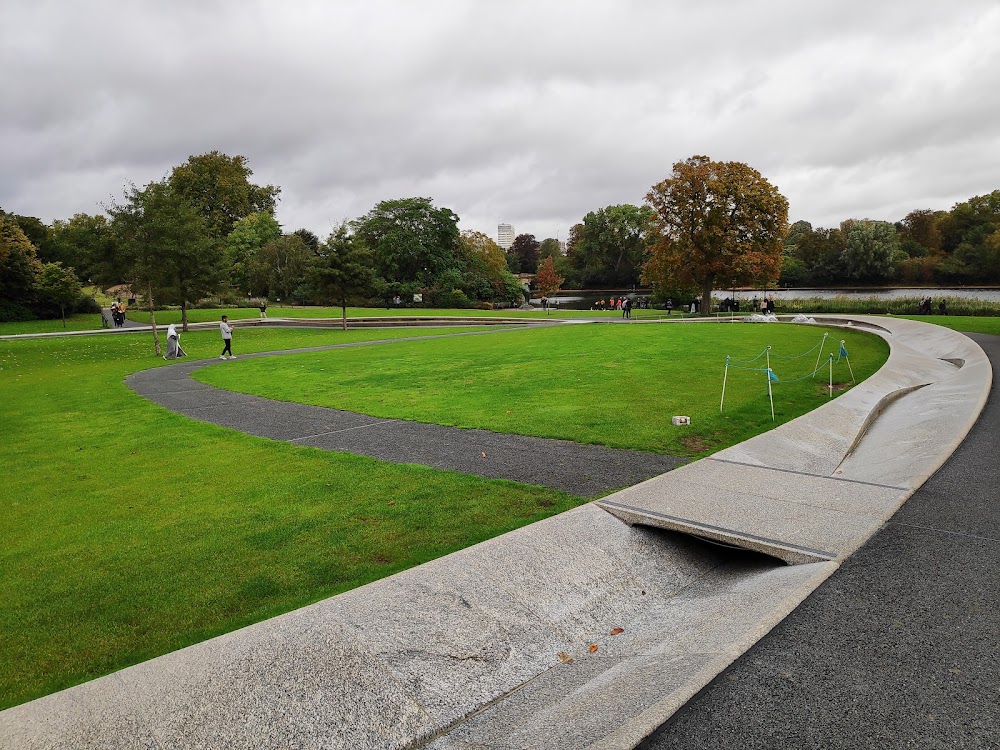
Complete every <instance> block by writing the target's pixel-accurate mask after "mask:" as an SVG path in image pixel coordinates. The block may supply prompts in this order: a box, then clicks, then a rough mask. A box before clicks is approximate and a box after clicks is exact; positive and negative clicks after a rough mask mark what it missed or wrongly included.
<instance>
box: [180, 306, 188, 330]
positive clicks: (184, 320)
mask: <svg viewBox="0 0 1000 750" xmlns="http://www.w3.org/2000/svg"><path fill="white" fill-rule="evenodd" d="M187 329H188V303H187V300H181V330H182V331H184V332H185V333H187Z"/></svg>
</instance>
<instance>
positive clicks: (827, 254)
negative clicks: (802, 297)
mask: <svg viewBox="0 0 1000 750" xmlns="http://www.w3.org/2000/svg"><path fill="white" fill-rule="evenodd" d="M845 247H846V240H845V235H844V233H843V232H841V231H840V230H839V229H824V228H822V227H820V228H819V229H816V230H814V231H812V232H807V233H805V234H800V235H799V236H798V238H797V240H796V244H795V249H794V254H795V257H796V258H798V259H799V260H800V261H802V264H803V265H804V266H805V269H806V283H809V284H813V285H816V286H825V285H828V284H834V283H837V282H839V281H842V280H843V279H845V278H846V272H845V271H844V263H843V257H844V249H845Z"/></svg>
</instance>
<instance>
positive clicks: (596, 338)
mask: <svg viewBox="0 0 1000 750" xmlns="http://www.w3.org/2000/svg"><path fill="white" fill-rule="evenodd" d="M825 330H830V332H831V338H830V339H829V340H828V343H827V344H826V350H825V353H824V355H823V356H822V357H821V361H825V360H826V355H827V354H828V353H830V352H831V351H832V352H834V353H835V354H836V352H837V350H838V349H837V344H836V343H835V342H839V341H840V339H845V340H846V342H847V344H846V346H847V350H848V352H849V356H850V362H851V364H852V365H853V367H854V372H855V374H856V376H857V378H858V380H859V381H860V380H862V379H864V378H865V377H867V376H868V375H870V374H872V373H873V372H875V370H877V369H878V368H879V367H880V366H881V365H882V363H883V362H884V361H885V358H886V356H887V354H888V347H887V345H886V344H885V343H884V342H883V341H882V340H881V339H878V338H876V337H873V336H869V335H866V334H863V333H859V332H854V331H842V330H836V329H820V328H813V327H803V326H781V325H773V324H772V325H751V324H740V323H736V324H733V323H698V324H677V325H615V326H607V325H603V326H602V325H575V326H564V327H559V328H548V329H541V330H517V331H509V332H503V333H496V334H493V335H490V336H484V337H465V338H454V339H436V340H432V341H425V342H400V343H394V344H392V345H388V346H384V347H376V348H372V347H367V348H364V349H351V350H347V349H344V350H336V351H327V352H319V353H311V354H298V355H290V356H288V357H282V358H280V359H268V360H257V361H248V362H242V363H235V364H236V366H235V367H225V368H222V367H211V368H207V369H205V370H201V371H199V372H198V373H196V377H197V378H198V379H199V380H202V381H204V382H207V383H211V384H213V385H217V386H220V387H222V388H227V389H230V390H236V391H242V392H245V393H254V394H258V395H262V396H266V397H268V398H274V399H278V400H285V401H300V402H305V403H310V404H315V405H319V406H328V407H335V408H339V409H347V410H351V411H358V412H362V413H365V414H371V415H374V416H379V417H387V418H397V419H409V420H415V421H420V422H432V423H436V424H444V425H454V426H459V427H470V428H482V429H487V430H493V431H495V432H514V433H521V434H526V435H535V436H539V437H551V438H563V439H567V440H573V441H575V442H579V443H599V444H603V445H608V446H611V447H616V448H638V449H643V450H651V451H659V452H664V453H670V454H675V455H684V456H701V455H705V454H707V453H710V452H712V451H715V450H718V449H719V448H722V447H724V446H727V445H732V444H735V443H738V442H740V441H742V440H744V439H746V438H747V437H750V436H752V435H755V434H757V433H759V432H762V431H764V430H767V429H770V428H771V427H773V426H774V425H775V424H780V423H782V422H785V421H788V420H790V419H793V418H795V417H796V416H799V415H800V414H803V413H805V412H807V411H810V410H811V409H814V408H816V407H817V406H819V405H821V404H822V403H824V402H825V401H826V400H827V398H828V396H829V391H828V389H827V388H826V383H827V378H828V375H827V372H826V371H823V372H821V373H819V374H818V375H817V376H816V378H815V379H811V378H807V379H805V380H800V381H799V382H787V381H792V380H794V379H795V378H798V377H801V376H803V375H806V374H808V373H810V372H811V371H812V370H813V368H814V365H815V361H816V355H817V354H818V349H816V348H814V347H816V346H817V345H818V344H819V343H820V340H821V338H822V335H823V332H824V331H825ZM768 345H770V346H772V347H773V349H772V359H771V366H772V368H773V369H774V371H775V372H776V373H777V375H778V377H779V381H780V382H778V383H775V384H773V391H774V407H775V417H776V421H775V422H772V420H771V412H770V406H769V403H768V395H767V378H766V375H765V374H764V373H763V372H761V371H759V370H758V371H750V370H737V369H735V367H734V368H733V369H731V371H730V373H729V380H728V384H727V393H726V410H725V413H723V414H720V413H719V403H720V396H721V388H722V379H723V371H724V368H725V358H726V355H727V354H728V355H732V356H733V357H734V360H735V359H750V358H751V357H754V356H755V355H757V354H758V353H760V352H761V351H763V349H764V348H765V347H766V346H768ZM808 350H812V352H811V353H810V354H809V355H807V356H804V357H800V358H799V359H795V360H788V359H782V357H788V356H793V355H799V354H801V353H803V352H806V351H808ZM763 363H764V360H763V359H761V360H759V361H757V362H755V363H753V364H752V365H749V366H750V367H763V366H764V364H763ZM734 364H735V362H734ZM834 380H835V381H836V383H837V384H838V386H837V388H836V389H835V390H836V392H837V393H840V392H842V390H843V389H844V388H845V387H846V385H848V384H849V381H850V374H849V371H848V366H847V361H846V360H844V361H841V362H840V363H839V364H837V365H836V366H835V369H834ZM674 415H685V416H690V417H691V418H692V426H690V427H685V428H678V427H674V426H673V425H672V424H671V417H673V416H674Z"/></svg>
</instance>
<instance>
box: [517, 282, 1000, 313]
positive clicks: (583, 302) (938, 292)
mask: <svg viewBox="0 0 1000 750" xmlns="http://www.w3.org/2000/svg"><path fill="white" fill-rule="evenodd" d="M650 294H651V292H649V291H648V290H640V291H638V292H633V291H630V290H628V289H620V290H605V291H601V292H586V291H569V292H560V293H559V294H557V295H556V297H555V298H554V300H555V302H554V305H553V307H563V308H566V309H569V310H589V309H591V308H592V307H594V306H595V305H596V304H597V302H598V300H602V299H603V300H609V299H611V298H612V297H620V296H623V295H624V296H629V295H630V296H632V298H633V299H635V297H647V296H650ZM764 294H766V295H767V296H768V297H770V296H771V295H774V299H775V300H782V299H803V298H819V299H830V298H832V297H849V298H855V299H872V298H875V299H899V298H912V299H923V298H924V297H931V298H932V299H933V300H935V301H937V300H939V299H941V298H942V297H951V298H958V299H981V300H988V301H991V302H1000V289H984V288H973V287H953V288H948V287H936V288H933V289H928V288H925V287H896V288H892V289H768V290H767V291H766V292H764V291H762V290H760V289H757V290H749V291H744V290H736V292H733V291H731V290H728V289H717V290H715V291H714V292H712V298H713V299H725V298H727V297H732V296H734V295H735V297H736V299H740V300H748V299H754V298H757V299H760V298H761V296H762V295H764ZM674 302H675V303H678V304H676V306H678V307H679V303H680V302H690V300H674ZM531 304H532V305H534V306H536V307H541V304H542V301H541V300H540V299H537V298H536V299H533V300H531Z"/></svg>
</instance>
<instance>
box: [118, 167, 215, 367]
mask: <svg viewBox="0 0 1000 750" xmlns="http://www.w3.org/2000/svg"><path fill="white" fill-rule="evenodd" d="M107 210H108V213H110V214H111V219H112V228H113V230H114V233H115V238H116V242H117V243H118V245H119V247H120V248H121V252H122V257H123V262H124V267H125V268H126V278H127V279H128V281H130V282H131V284H132V288H133V289H136V288H138V289H142V290H143V293H144V296H145V297H146V302H147V304H148V306H149V321H150V325H151V327H152V332H153V347H154V349H155V351H156V354H157V356H159V355H160V354H161V353H162V352H161V349H160V338H159V333H158V332H157V328H156V299H157V298H158V296H159V295H160V294H161V293H167V294H169V293H170V292H171V291H173V292H175V293H177V294H178V295H179V296H180V298H181V301H182V304H186V300H187V294H190V293H192V290H194V289H196V288H197V287H198V286H199V285H200V284H201V279H202V277H201V274H202V273H205V274H209V275H211V274H214V273H215V270H214V264H213V263H212V262H211V257H210V256H211V254H212V253H213V252H215V250H213V249H214V248H218V245H217V243H216V242H215V241H214V239H213V238H212V237H211V236H209V234H208V230H207V227H206V225H205V221H204V219H203V218H202V216H201V214H199V213H198V212H197V211H196V210H195V208H194V207H193V206H192V205H191V204H190V203H189V202H188V201H187V199H186V198H184V197H183V196H181V195H179V194H178V193H177V192H176V191H174V190H173V189H172V188H171V186H170V184H169V183H168V182H167V181H165V180H164V181H161V182H151V183H149V184H148V185H147V186H146V187H145V188H143V189H142V190H139V189H138V188H137V187H135V186H134V185H131V186H129V187H128V188H126V190H125V196H124V201H122V202H121V203H115V204H113V205H111V206H109V207H108V209H107ZM202 253H205V254H206V255H207V256H209V257H208V260H207V261H206V262H204V263H203V262H201V260H200V258H199V256H200V255H201V254H202ZM192 262H193V263H194V264H195V268H194V269H190V270H182V269H181V268H180V266H182V265H184V264H188V263H192ZM195 274H196V275H195Z"/></svg>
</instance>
